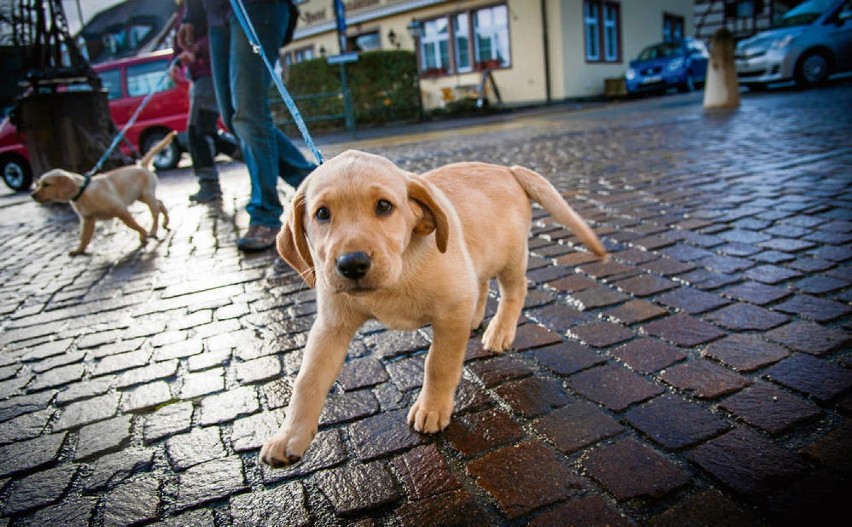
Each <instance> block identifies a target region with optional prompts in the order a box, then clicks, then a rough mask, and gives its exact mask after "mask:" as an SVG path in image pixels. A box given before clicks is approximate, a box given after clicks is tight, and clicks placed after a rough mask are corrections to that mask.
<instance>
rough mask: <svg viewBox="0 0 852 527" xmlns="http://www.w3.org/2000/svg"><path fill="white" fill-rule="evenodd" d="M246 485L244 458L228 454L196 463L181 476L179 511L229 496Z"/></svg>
mask: <svg viewBox="0 0 852 527" xmlns="http://www.w3.org/2000/svg"><path fill="white" fill-rule="evenodd" d="M245 488H246V482H245V477H244V475H243V464H242V462H241V461H240V458H238V457H236V456H228V457H225V458H221V459H214V460H213V461H207V462H206V463H201V464H200V465H195V466H194V467H192V468H189V469H187V470H186V471H185V472H182V473H180V474H179V475H178V489H177V497H176V501H175V508H176V509H177V510H185V509H188V508H191V507H197V506H199V505H202V504H204V503H206V502H209V501H214V500H218V499H222V498H226V497H228V496H230V495H232V494H236V493H238V492H240V491H242V490H244V489H245Z"/></svg>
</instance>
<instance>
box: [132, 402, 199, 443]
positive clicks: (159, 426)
mask: <svg viewBox="0 0 852 527" xmlns="http://www.w3.org/2000/svg"><path fill="white" fill-rule="evenodd" d="M192 411H193V409H192V404H191V403H174V404H169V405H166V406H164V407H163V408H160V409H159V410H157V411H156V412H154V413H152V414H150V415H147V416H145V424H144V426H143V435H144V437H145V442H146V443H153V442H154V441H158V440H160V439H163V438H166V437H168V436H170V435H172V434H179V433H182V432H186V431H188V430H189V428H190V426H192Z"/></svg>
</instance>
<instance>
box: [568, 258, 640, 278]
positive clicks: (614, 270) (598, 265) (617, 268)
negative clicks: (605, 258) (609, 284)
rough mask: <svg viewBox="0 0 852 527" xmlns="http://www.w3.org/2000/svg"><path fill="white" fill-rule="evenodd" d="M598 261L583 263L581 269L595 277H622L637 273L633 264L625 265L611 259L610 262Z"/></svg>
mask: <svg viewBox="0 0 852 527" xmlns="http://www.w3.org/2000/svg"><path fill="white" fill-rule="evenodd" d="M595 260H596V261H594V262H593V263H590V264H586V265H583V266H582V267H580V269H581V270H582V271H583V272H584V273H586V274H588V275H589V276H592V277H594V278H598V279H601V278H610V279H611V278H613V277H621V276H630V275H633V274H636V272H637V269H636V268H635V267H633V266H632V265H625V264H622V263H618V262H614V261H609V262H600V261H597V258H595Z"/></svg>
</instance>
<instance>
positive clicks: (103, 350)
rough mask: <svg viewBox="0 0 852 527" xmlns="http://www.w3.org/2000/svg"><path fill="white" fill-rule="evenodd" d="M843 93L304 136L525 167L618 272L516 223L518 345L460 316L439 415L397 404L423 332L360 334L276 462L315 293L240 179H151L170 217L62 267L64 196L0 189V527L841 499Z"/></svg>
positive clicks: (461, 515)
mask: <svg viewBox="0 0 852 527" xmlns="http://www.w3.org/2000/svg"><path fill="white" fill-rule="evenodd" d="M850 88H852V81H850V80H848V79H847V80H845V81H839V82H835V83H834V84H833V85H831V86H829V87H825V88H821V89H815V90H811V91H793V90H777V91H770V92H767V93H744V94H743V101H742V106H741V108H740V109H739V110H738V111H736V112H733V113H706V112H705V111H704V110H703V108H702V105H701V94H700V93H694V94H686V95H671V96H666V97H658V98H650V99H642V100H638V101H629V102H623V103H613V104H605V105H599V106H594V107H587V108H579V109H578V108H573V107H568V106H567V105H566V106H554V107H549V108H546V109H538V110H531V111H524V112H518V113H516V114H511V115H509V116H499V117H496V118H487V119H480V120H474V121H472V122H471V123H469V126H464V127H455V128H452V129H449V128H447V126H449V125H446V124H445V125H442V126H423V127H410V128H405V129H404V130H400V131H399V133H394V134H389V135H386V136H385V137H378V136H377V134H373V136H371V134H370V133H368V132H365V133H364V135H365V138H364V139H361V140H358V141H349V142H346V141H340V142H331V139H329V138H325V139H323V138H319V140H318V143H319V146H320V148H321V149H322V151H323V154H324V155H325V157H326V158H329V157H331V156H333V155H334V154H336V153H339V152H340V151H342V150H343V149H346V148H350V147H352V148H359V149H362V150H366V151H369V152H372V153H378V154H382V155H385V156H387V157H389V158H390V159H392V160H393V161H395V162H397V163H398V164H399V165H400V166H402V167H403V168H405V169H406V170H411V171H416V172H421V171H426V170H428V169H431V168H434V167H437V166H439V165H441V164H444V163H448V162H454V161H470V160H481V161H488V162H494V163H501V164H521V165H525V166H528V167H530V168H532V169H535V170H537V171H539V172H540V173H542V174H543V175H545V176H546V177H548V178H549V179H551V180H552V181H553V182H554V184H555V185H556V186H557V187H558V188H559V189H560V190H561V191H563V192H564V193H565V195H566V196H567V197H568V200H569V202H570V203H571V204H572V205H573V206H574V207H575V209H576V210H577V211H578V212H580V214H581V215H582V216H584V217H585V218H586V219H587V220H588V221H589V223H590V224H591V225H592V226H593V227H594V228H595V230H596V231H597V232H598V233H599V235H600V236H601V238H602V239H603V240H604V242H605V244H606V246H607V248H608V249H609V250H610V251H611V252H612V260H611V261H610V262H608V263H601V262H599V261H598V260H596V259H595V258H594V257H592V256H590V255H589V253H588V252H586V249H585V248H584V247H582V246H580V245H579V244H577V243H575V241H576V240H575V239H574V238H572V235H571V233H570V232H568V231H566V230H565V229H562V228H560V227H559V226H556V225H554V224H552V223H551V222H550V221H549V220H548V217H547V216H546V215H545V214H544V212H543V211H542V210H541V209H535V210H534V215H535V217H536V219H535V221H534V225H533V230H532V232H531V234H530V250H531V253H532V254H531V256H530V266H529V267H530V268H529V271H528V273H527V276H528V278H529V294H528V296H527V302H526V308H525V310H524V316H523V317H522V320H521V321H520V326H519V328H518V336H517V339H516V341H515V349H513V350H511V351H509V352H507V353H505V354H502V355H493V354H490V353H488V352H485V351H483V349H482V348H481V347H480V346H479V338H480V337H481V330H480V331H478V332H476V333H475V334H473V336H472V338H471V340H470V344H469V347H468V358H467V361H466V363H465V368H464V374H463V380H462V384H461V386H460V387H459V390H458V392H457V396H456V410H455V413H454V417H453V421H452V423H451V424H450V427H449V428H448V429H447V430H446V431H445V432H444V433H441V434H439V435H436V436H428V435H420V434H417V433H415V432H414V431H413V430H411V429H410V428H409V427H408V426H407V424H406V420H405V416H406V412H407V411H408V408H409V406H410V405H411V403H412V402H413V401H414V399H415V397H416V395H417V393H418V390H419V387H420V384H421V383H422V374H423V363H424V358H425V352H426V350H427V348H428V346H429V342H430V332H429V329H428V328H424V329H422V330H420V331H418V332H391V331H386V330H385V329H384V328H383V327H382V326H381V325H379V324H376V323H371V324H368V325H367V326H365V327H364V328H362V330H361V331H360V332H359V334H358V336H357V338H356V340H355V341H354V342H353V343H352V345H351V347H350V353H349V357H348V359H347V363H346V365H345V367H344V370H343V373H342V374H341V376H340V378H339V379H338V382H337V384H336V385H335V387H334V389H333V390H332V393H331V395H330V397H329V400H328V402H327V404H326V408H325V410H324V412H323V415H322V418H321V423H320V432H319V435H318V436H317V437H316V439H315V440H314V443H313V444H312V447H311V449H310V450H309V451H308V453H307V455H306V457H305V459H304V460H303V461H302V462H301V463H299V464H297V465H295V466H294V467H291V468H288V469H269V468H267V467H263V466H261V465H260V464H259V462H258V460H257V456H258V452H259V448H260V445H261V444H262V442H263V441H264V440H265V439H266V438H267V437H268V436H269V435H270V434H271V433H272V431H273V430H274V429H275V428H276V426H277V425H278V424H279V423H280V422H281V421H282V419H283V412H284V407H285V406H286V404H287V402H288V398H289V396H290V392H291V385H292V381H293V379H294V378H295V374H296V371H297V370H298V367H299V364H300V361H301V353H302V346H303V345H304V343H305V338H306V335H307V331H308V329H309V328H310V326H311V324H312V322H313V319H314V314H315V296H314V292H313V290H310V289H308V288H307V287H306V286H305V285H304V284H303V283H302V282H301V280H300V279H298V277H297V276H296V275H295V273H293V272H292V271H291V270H290V269H289V267H288V266H287V265H286V264H284V263H283V262H282V261H281V260H280V258H278V256H277V255H276V254H274V253H273V252H272V251H270V252H266V253H262V254H259V255H244V254H241V253H240V252H238V251H237V249H236V246H235V244H236V239H237V238H238V236H239V234H240V233H241V232H243V231H244V230H245V227H246V224H247V216H246V214H245V212H244V211H243V207H244V205H245V203H246V201H247V197H248V192H249V188H248V176H247V173H246V171H245V167H244V165H241V164H237V163H222V164H220V165H219V166H220V170H221V171H222V180H223V186H224V190H225V199H224V201H223V202H222V204H221V206H212V207H208V206H204V205H193V206H190V205H189V203H188V200H187V195H188V194H189V193H190V192H192V191H193V190H194V188H195V182H194V181H193V178H192V172H191V169H187V168H183V169H179V170H175V171H171V172H167V173H162V174H160V179H161V185H160V187H159V194H160V198H161V199H162V200H163V201H164V202H165V204H166V206H167V207H168V209H169V211H170V216H171V218H172V223H171V230H170V231H168V232H167V233H166V234H165V235H162V234H161V238H160V240H158V241H152V242H149V243H148V245H147V246H146V247H145V248H144V249H141V250H140V249H138V247H137V245H138V237H137V235H136V234H135V233H134V232H133V231H131V230H130V229H128V228H126V227H125V226H124V225H123V224H121V223H120V222H118V221H112V222H99V223H98V227H97V228H96V233H95V237H94V239H93V241H92V243H91V244H90V246H89V249H88V251H89V253H90V255H88V256H82V257H77V258H71V257H69V256H67V253H68V251H69V250H71V249H73V248H74V247H75V245H76V243H77V241H78V239H79V234H78V233H79V222H78V220H77V218H76V216H75V215H74V213H73V212H72V211H71V209H70V208H69V207H68V206H65V205H50V206H44V205H38V204H36V203H35V202H33V201H32V200H31V199H30V198H29V197H28V196H27V195H24V194H12V193H10V192H4V193H2V194H0V266H1V267H0V269H2V270H0V283H1V284H2V290H0V291H2V292H0V331H2V332H1V333H0V518H2V519H0V527H5V526H10V527H12V526H34V527H41V526H63V527H65V526H78V525H79V526H88V525H92V526H97V527H100V526H119V525H174V526H218V527H230V526H261V525H269V526H291V525H292V526H300V525H317V526H332V525H350V524H356V525H359V526H361V527H367V526H374V525H375V526H379V525H383V526H412V527H415V526H416V527H420V526H431V525H434V526H447V525H471V526H481V525H494V526H497V525H499V526H503V525H508V526H515V525H534V526H564V525H580V526H593V525H613V526H621V525H671V526H684V525H738V526H744V525H782V524H784V525H787V524H795V523H797V522H805V523H801V524H806V523H811V522H813V521H815V519H816V518H818V517H820V515H823V514H827V513H829V512H831V511H835V512H836V511H842V512H840V513H841V514H844V516H848V512H847V511H848V505H847V504H846V503H845V500H846V499H848V498H849V489H850V476H852V421H850V414H852V390H850V388H852V369H851V368H852V354H850V351H849V350H850V341H851V340H852V339H850V337H852V322H850V321H851V320H852V319H850V312H852V307H851V306H852V287H850V284H852V139H850V138H852V118H850V115H852V89H850ZM484 184H487V182H484ZM283 191H284V189H283V187H282V192H283ZM132 211H133V212H134V215H135V216H137V217H139V218H140V219H141V220H140V222H141V223H142V224H143V226H147V225H150V223H149V222H150V216H149V215H148V211H147V209H146V208H145V207H144V206H140V205H138V204H137V205H136V206H134V207H133V208H132ZM492 287H493V288H494V290H492V292H491V295H492V300H493V302H492V304H493V305H492V306H491V310H490V311H491V313H493V308H494V307H495V306H496V299H497V293H496V285H492ZM823 517H824V516H823Z"/></svg>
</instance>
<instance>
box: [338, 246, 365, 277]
mask: <svg viewBox="0 0 852 527" xmlns="http://www.w3.org/2000/svg"><path fill="white" fill-rule="evenodd" d="M370 263H371V261H370V255H368V254H367V253H363V252H354V253H346V254H341V255H340V256H339V257H338V258H337V272H338V273H340V274H342V275H343V276H345V277H346V278H349V279H350V280H358V279H359V278H364V275H365V274H367V271H369V270H370Z"/></svg>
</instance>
